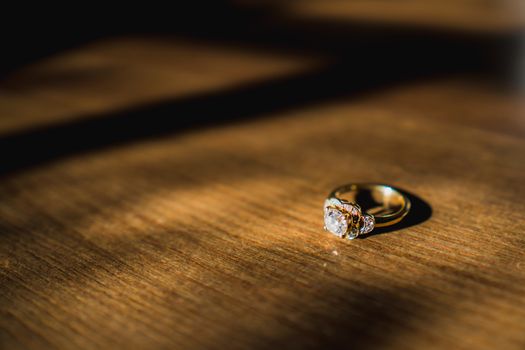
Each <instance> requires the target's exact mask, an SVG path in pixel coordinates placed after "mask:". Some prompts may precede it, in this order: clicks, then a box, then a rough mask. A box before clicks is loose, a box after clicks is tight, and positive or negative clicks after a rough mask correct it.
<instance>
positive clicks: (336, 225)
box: [324, 208, 348, 237]
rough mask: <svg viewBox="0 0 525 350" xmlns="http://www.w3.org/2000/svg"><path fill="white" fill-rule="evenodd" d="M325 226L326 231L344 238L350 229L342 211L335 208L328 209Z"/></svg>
mask: <svg viewBox="0 0 525 350" xmlns="http://www.w3.org/2000/svg"><path fill="white" fill-rule="evenodd" d="M324 226H325V228H326V230H328V231H330V232H331V233H333V234H334V235H336V236H338V237H343V236H344V234H345V233H346V230H347V229H348V221H347V220H346V216H345V215H344V214H343V213H342V212H341V211H339V210H337V209H334V208H327V209H326V211H325V213H324Z"/></svg>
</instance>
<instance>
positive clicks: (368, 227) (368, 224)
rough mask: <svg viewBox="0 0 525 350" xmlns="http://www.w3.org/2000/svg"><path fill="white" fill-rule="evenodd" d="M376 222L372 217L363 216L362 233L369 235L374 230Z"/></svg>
mask: <svg viewBox="0 0 525 350" xmlns="http://www.w3.org/2000/svg"><path fill="white" fill-rule="evenodd" d="M374 226H375V220H374V217H373V216H372V215H368V214H365V215H364V216H363V226H361V233H369V232H370V231H372V230H373V229H374Z"/></svg>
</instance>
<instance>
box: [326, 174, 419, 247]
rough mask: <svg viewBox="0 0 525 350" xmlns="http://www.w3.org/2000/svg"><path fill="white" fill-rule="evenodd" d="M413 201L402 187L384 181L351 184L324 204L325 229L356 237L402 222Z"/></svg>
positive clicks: (340, 235)
mask: <svg viewBox="0 0 525 350" xmlns="http://www.w3.org/2000/svg"><path fill="white" fill-rule="evenodd" d="M409 210H410V200H409V199H408V197H407V196H406V195H405V194H403V193H402V192H401V191H400V190H398V189H396V188H394V187H391V186H387V185H381V184H348V185H343V186H340V187H338V188H336V189H334V190H333V191H332V192H331V193H330V194H329V195H328V197H327V199H326V200H325V203H324V223H325V227H324V228H325V230H327V231H329V232H331V233H333V234H334V235H336V236H338V237H341V238H348V239H354V238H356V237H357V236H359V235H362V234H367V233H370V232H371V231H372V230H373V229H374V227H385V226H390V225H394V224H396V223H398V222H399V221H401V220H402V219H403V218H404V217H405V216H406V215H407V214H408V212H409Z"/></svg>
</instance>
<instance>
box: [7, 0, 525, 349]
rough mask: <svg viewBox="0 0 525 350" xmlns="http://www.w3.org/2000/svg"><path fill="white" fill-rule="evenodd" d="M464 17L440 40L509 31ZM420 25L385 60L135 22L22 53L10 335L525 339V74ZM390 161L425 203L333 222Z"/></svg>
mask: <svg viewBox="0 0 525 350" xmlns="http://www.w3.org/2000/svg"><path fill="white" fill-rule="evenodd" d="M312 6H313V5H312ZM294 11H295V10H294ZM305 11H306V10H305ZM301 13H305V12H304V11H303V12H301ZM296 15H297V14H296ZM305 18H308V16H307V17H305ZM498 28H499V27H498ZM498 30H500V29H498ZM504 30H508V28H505V29H504ZM505 33H506V32H505V31H504V32H502V33H501V32H498V35H503V36H504V35H505ZM374 35H376V34H374ZM433 35H434V38H436V37H437V38H441V36H440V35H441V34H439V31H438V32H437V34H436V33H434V34H433ZM464 35H466V37H467V38H466V39H465V38H463V39H461V41H460V42H459V43H458V42H457V41H454V40H456V39H454V40H452V41H450V38H451V37H452V38H455V36H454V35H452V36H450V34H447V35H446V36H444V39H435V40H436V41H432V44H435V45H438V46H437V48H438V49H450V48H451V47H455V48H457V49H458V50H459V53H460V54H464V55H467V56H466V57H467V58H468V59H471V58H472V57H470V56H468V52H469V50H470V49H471V46H470V45H471V43H472V42H475V43H476V44H475V48H476V50H478V51H473V52H475V53H479V52H481V53H487V52H492V50H493V49H494V45H493V44H494V43H495V42H496V43H499V41H498V40H494V39H493V38H492V39H488V40H487V41H484V40H482V39H483V38H485V36H483V35H486V34H483V35H482V34H479V33H476V34H472V33H471V34H464ZM376 37H377V35H376ZM379 37H381V36H380V35H379ZM489 37H490V35H489ZM403 38H405V37H404V36H403ZM472 38H474V39H472ZM480 38H482V39H480ZM352 40H353V39H352ZM410 40H412V39H410ZM410 40H409V41H408V42H404V41H403V43H404V44H403V45H404V46H401V48H402V49H403V48H404V49H406V50H408V51H406V52H405V53H401V54H399V55H397V56H396V55H395V54H394V56H393V57H395V60H392V61H389V59H388V57H390V56H385V57H381V60H382V61H383V62H385V64H386V65H387V66H386V67H375V68H371V67H370V66H366V65H364V66H353V67H352V66H350V67H349V66H348V64H349V62H350V63H354V62H355V63H359V62H366V61H367V60H370V59H372V60H374V59H375V58H374V57H372V56H370V55H366V54H365V55H364V56H361V58H354V59H355V60H356V61H352V55H351V54H350V55H349V54H348V52H343V53H341V52H338V51H337V50H330V49H333V48H334V46H329V47H328V48H323V47H314V48H315V50H311V52H310V53H309V54H304V52H301V51H300V50H299V49H298V48H297V47H295V48H292V49H286V48H284V47H282V46H279V47H277V48H275V49H274V50H272V49H269V48H268V47H267V46H265V45H262V44H261V45H258V44H257V43H256V44H253V43H251V44H250V45H241V44H240V43H238V42H235V41H232V42H230V43H227V42H222V41H217V40H212V41H206V40H198V39H195V38H193V39H185V38H178V37H176V38H173V37H169V38H157V37H140V36H122V37H115V38H107V39H104V40H99V41H96V42H93V43H89V44H86V45H82V46H80V47H77V48H74V49H71V50H69V51H66V52H63V53H60V54H57V55H55V56H52V57H49V58H47V59H43V60H41V61H39V62H37V63H35V64H33V65H29V66H27V67H25V68H23V69H21V70H19V71H17V72H14V73H13V74H12V75H10V76H9V78H7V79H5V80H4V81H3V82H2V85H1V86H2V87H1V89H0V115H1V116H2V119H1V123H0V145H1V151H0V152H1V154H2V158H3V159H4V161H2V164H1V165H0V171H1V175H2V181H1V182H0V281H1V283H0V348H3V349H18V348H82V349H101V348H106V349H107V348H138V349H145V348H177V349H201V348H202V349H241V348H244V349H267V348H276V349H280V348H287V349H288V348H301V349H302V348H323V349H331V348H349V349H381V348H388V349H442V348H447V349H496V348H497V349H523V348H524V347H525V214H524V212H525V201H524V200H523V198H525V185H524V175H525V114H524V111H525V101H524V99H523V94H522V92H520V91H519V90H518V89H515V88H508V87H504V86H502V85H501V84H500V83H497V82H496V80H495V79H493V78H494V76H500V75H497V74H496V73H497V72H498V69H495V71H496V73H494V72H492V73H491V77H489V78H487V77H486V76H484V75H483V74H480V72H486V71H485V70H483V67H486V66H488V67H492V68H494V64H496V66H497V63H494V62H493V61H490V62H491V63H490V64H487V63H486V62H482V63H480V64H479V65H478V66H476V67H477V68H476V69H477V70H476V71H475V72H472V71H470V70H469V69H465V68H467V66H468V65H466V64H465V62H463V61H461V57H464V56H461V55H460V56H461V57H460V56H458V60H459V62H460V63H458V64H457V65H454V62H458V61H454V60H450V61H447V60H445V61H444V62H446V63H445V64H441V63H440V62H439V60H435V61H432V60H430V61H429V62H427V63H425V64H422V63H421V61H419V60H418V58H419V57H417V56H416V57H414V59H413V60H411V59H410V57H412V56H410V55H412V54H413V53H414V52H417V50H415V49H412V48H411V47H412V46H411V41H410ZM414 40H416V39H414ZM417 40H420V39H417ZM417 40H416V41H417ZM351 42H352V41H351ZM360 45H364V46H358V47H359V48H362V47H364V48H366V47H367V45H372V48H371V49H372V51H371V52H373V53H374V54H375V53H377V52H378V51H377V47H375V46H373V45H375V42H372V44H369V43H368V42H365V43H364V44H363V43H360ZM314 46H315V45H314ZM374 47H375V48H376V49H374ZM324 49H326V50H324ZM323 50H324V51H323ZM445 51H446V50H445ZM447 52H448V51H447ZM422 54H424V53H422ZM443 55H444V56H443V57H445V58H447V57H448V58H451V57H453V55H452V54H448V53H444V54H443ZM341 57H343V59H340V58H341ZM338 58H339V60H338ZM403 58H406V59H407V60H404V59H403ZM427 58H428V57H427ZM349 59H350V61H348V60H349ZM416 62H420V63H419V64H416ZM498 62H499V61H498ZM411 67H416V68H417V69H416V73H417V74H408V73H410V72H413V70H412V69H411ZM480 67H481V68H480ZM496 68H497V67H496ZM363 70H364V71H363ZM390 73H392V74H390ZM405 73H407V74H405ZM370 181H373V182H383V183H387V184H391V185H396V186H399V187H401V188H403V189H405V190H407V191H409V192H410V193H411V194H412V195H413V199H414V200H415V201H416V202H415V207H414V211H413V213H412V215H411V217H410V218H409V220H408V221H407V222H405V223H404V224H401V225H399V226H397V227H395V228H394V230H388V231H383V232H379V234H375V235H372V236H370V237H368V238H365V239H357V240H354V241H344V240H340V239H337V238H336V237H334V236H332V235H330V234H328V233H326V232H324V231H323V229H322V226H323V223H322V204H323V201H324V198H325V196H326V194H327V193H328V192H329V191H330V190H331V189H332V188H333V187H335V186H337V185H340V184H343V183H347V182H370Z"/></svg>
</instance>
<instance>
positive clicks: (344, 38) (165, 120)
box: [0, 2, 516, 176]
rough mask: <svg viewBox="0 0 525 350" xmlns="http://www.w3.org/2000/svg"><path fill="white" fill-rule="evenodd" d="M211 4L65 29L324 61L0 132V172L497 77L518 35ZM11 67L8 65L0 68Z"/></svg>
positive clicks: (81, 37) (85, 37) (63, 45)
mask: <svg viewBox="0 0 525 350" xmlns="http://www.w3.org/2000/svg"><path fill="white" fill-rule="evenodd" d="M198 3H201V2H198ZM205 3H206V2H205ZM221 6H222V7H221ZM212 9H215V10H216V12H214V16H209V15H205V16H204V19H203V18H201V17H199V18H198V19H197V20H196V23H197V24H198V23H203V22H202V21H204V20H207V19H209V22H208V23H207V24H206V25H203V26H198V25H197V24H196V23H195V22H194V21H190V20H189V19H188V18H192V17H191V14H192V13H193V12H192V11H197V7H194V6H193V5H192V6H182V8H181V12H180V13H178V14H177V18H180V19H181V20H180V21H177V20H172V21H167V19H166V21H163V19H164V17H163V16H162V15H161V16H160V18H159V20H158V21H157V24H156V25H154V26H152V27H151V28H149V27H148V29H145V28H144V27H145V24H144V23H142V22H138V23H135V22H133V23H135V24H132V23H131V21H129V20H127V21H125V25H123V26H122V27H119V29H118V30H116V31H112V30H110V29H109V28H112V26H111V25H110V24H109V22H110V21H109V20H108V21H107V23H106V22H105V21H102V22H101V25H100V26H99V27H98V29H97V31H94V32H89V31H87V29H86V28H83V27H82V22H80V24H79V23H76V24H74V25H72V28H73V29H72V30H73V33H74V32H75V28H76V29H77V31H78V32H80V33H91V35H87V34H86V35H79V36H78V37H75V38H76V39H78V40H77V41H76V44H80V43H83V42H85V41H86V40H92V39H98V38H101V37H105V36H107V35H115V34H119V35H121V34H125V35H129V34H135V33H147V34H150V35H151V34H155V33H156V32H157V34H159V35H163V36H166V35H170V36H171V35H175V36H177V37H182V38H186V39H190V40H192V39H198V40H207V41H208V42H210V43H213V44H214V45H216V44H219V45H220V44H221V43H222V44H227V45H230V46H231V45H234V46H238V47H253V46H257V47H259V48H266V49H269V50H273V51H283V50H285V51H294V52H302V53H304V54H307V55H314V56H313V57H316V56H315V55H321V57H327V59H328V60H329V62H331V63H330V64H327V65H326V66H325V67H324V68H321V69H317V70H315V71H310V72H306V73H303V74H298V75H295V76H287V77H283V78H280V79H268V80H265V81H259V82H254V83H252V84H250V85H245V86H238V87H235V88H230V89H224V90H220V91H212V92H209V93H205V94H200V95H196V96H192V97H185V98H181V99H175V100H167V101H160V102H158V103H154V104H151V105H147V106H130V108H129V109H127V110H122V111H119V112H111V113H108V114H99V115H86V116H80V117H78V118H75V120H74V121H68V122H64V123H62V124H55V125H51V126H46V127H41V128H35V129H29V130H24V131H21V132H17V133H15V134H10V135H5V136H2V137H0V157H1V159H2V164H1V166H0V176H2V175H7V174H11V173H13V172H16V171H20V170H24V169H26V168H29V167H33V166H37V165H39V164H42V163H46V162H50V161H54V160H58V159H60V158H63V157H67V156H70V155H74V154H77V153H81V152H89V151H96V150H100V149H103V148H107V147H111V146H113V145H118V144H122V143H126V142H135V141H139V140H143V139H148V138H155V137H161V136H166V135H173V134H176V133H178V132H181V131H184V130H187V129H189V128H196V127H209V126H212V125H218V124H223V123H228V122H235V121H239V120H243V119H253V118H256V117H261V116H264V115H269V114H270V113H272V112H276V111H282V110H286V109H293V108H303V107H306V106H309V105H313V104H316V103H322V102H325V101H330V100H335V99H343V98H351V97H355V96H357V95H359V94H362V93H366V92H369V91H376V90H377V89H381V88H387V87H389V86H392V85H394V84H399V83H405V82H409V81H414V80H417V79H429V78H434V77H440V76H444V75H453V74H474V75H479V76H496V77H499V76H500V74H499V73H497V74H496V73H495V72H499V71H501V69H502V68H501V67H505V66H506V63H507V61H506V60H507V59H508V56H509V55H508V54H506V53H508V51H509V50H512V49H513V48H514V41H515V40H516V38H515V37H514V35H508V36H506V37H501V36H483V35H454V34H453V33H443V32H431V31H428V30H427V31H422V30H420V29H417V28H393V27H388V26H373V25H370V24H355V23H326V22H319V21H313V22H312V21H311V22H308V21H296V20H295V21H294V20H291V19H283V18H279V17H277V18H275V17H272V16H271V13H269V12H267V11H254V10H253V9H251V10H250V11H248V12H246V10H243V8H242V7H232V6H224V4H223V5H213V6H212ZM199 10H200V9H199ZM207 13H208V12H207ZM185 14H186V15H188V16H189V17H188V16H186V15H185ZM145 17H146V18H147V17H148V13H146V14H145ZM183 17H184V18H183ZM211 17H213V18H211ZM126 23H127V25H126ZM215 26H216V27H215ZM82 28H83V29H82ZM210 28H213V30H209V29H210ZM47 32H48V29H45V30H43V32H42V33H35V35H36V36H42V35H43V36H45V35H47V34H46V33H47ZM59 37H60V36H59ZM64 38H69V37H67V36H65V37H64ZM40 39H45V38H40ZM36 41H37V42H42V40H36ZM44 41H45V40H44ZM74 41H75V40H73V39H71V40H65V42H67V43H65V42H60V43H58V44H57V45H54V46H53V44H52V43H53V41H52V40H51V44H49V45H50V47H51V46H52V47H53V48H52V49H50V50H51V51H50V52H56V51H57V50H58V51H59V50H61V49H64V48H66V47H69V46H70V45H69V44H70V43H71V42H74ZM35 50H36V51H38V50H37V49H35ZM36 51H35V52H34V53H32V54H30V55H29V56H31V57H33V58H36V57H41V56H42V55H44V54H45V53H44V51H45V50H41V51H38V54H37V53H36ZM9 52H15V54H13V55H14V56H13V57H12V59H13V60H15V61H16V62H19V63H20V64H23V63H24V62H26V60H25V59H23V58H21V57H22V56H24V54H22V53H20V55H18V57H19V58H20V59H18V60H16V59H15V58H16V57H15V56H16V55H17V54H16V52H19V51H17V50H16V48H15V50H14V51H9ZM46 52H47V51H46ZM29 56H28V57H29ZM24 57H25V56H24ZM8 61H9V59H8ZM13 68H14V66H11V65H9V64H7V65H4V69H3V70H4V72H5V71H9V70H10V69H13Z"/></svg>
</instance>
